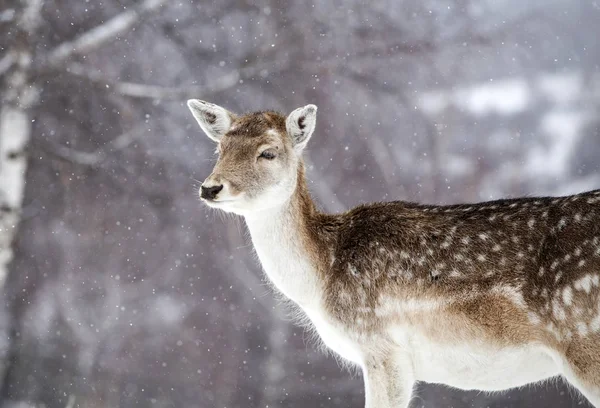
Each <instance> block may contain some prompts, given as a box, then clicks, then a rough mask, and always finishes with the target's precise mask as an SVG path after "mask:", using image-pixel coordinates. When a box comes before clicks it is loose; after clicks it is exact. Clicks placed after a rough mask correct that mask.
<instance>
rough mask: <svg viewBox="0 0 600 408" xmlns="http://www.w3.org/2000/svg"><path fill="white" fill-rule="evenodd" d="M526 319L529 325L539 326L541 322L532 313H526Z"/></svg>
mask: <svg viewBox="0 0 600 408" xmlns="http://www.w3.org/2000/svg"><path fill="white" fill-rule="evenodd" d="M527 318H529V322H530V323H531V324H540V323H541V322H542V320H541V319H540V317H539V316H538V315H537V314H536V313H533V312H528V313H527Z"/></svg>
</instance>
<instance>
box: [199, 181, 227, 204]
mask: <svg viewBox="0 0 600 408" xmlns="http://www.w3.org/2000/svg"><path fill="white" fill-rule="evenodd" d="M221 190H223V185H222V184H221V185H220V186H211V187H204V186H202V191H201V193H200V197H202V198H204V199H205V200H214V199H215V198H216V197H217V194H219V191H221Z"/></svg>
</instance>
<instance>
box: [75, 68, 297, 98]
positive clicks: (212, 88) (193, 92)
mask: <svg viewBox="0 0 600 408" xmlns="http://www.w3.org/2000/svg"><path fill="white" fill-rule="evenodd" d="M288 66H289V64H288V63H287V61H284V62H282V63H280V64H278V65H277V67H275V68H273V67H272V66H271V65H269V67H270V69H269V70H268V73H270V74H273V73H275V72H280V71H283V70H285V69H286V68H287V67H288ZM266 70H267V66H266V65H257V66H251V67H245V68H242V69H240V70H238V71H234V72H231V73H228V74H225V75H223V76H221V77H219V78H217V79H215V80H212V81H211V82H210V83H208V84H206V85H187V86H181V87H165V86H159V85H146V84H140V83H135V82H121V81H114V80H111V79H109V78H106V77H105V76H104V75H103V74H102V73H100V72H98V71H93V70H91V69H89V68H87V67H85V66H84V65H82V64H77V63H72V64H69V66H68V68H67V72H69V73H70V74H73V75H77V76H80V77H83V78H86V79H88V80H89V81H91V82H93V83H96V84H98V85H100V86H102V87H104V88H108V89H112V90H113V92H115V93H118V94H121V95H124V96H129V97H131V98H150V99H176V100H181V99H189V98H197V97H200V96H202V95H206V94H214V93H218V92H222V91H225V90H227V89H230V88H233V87H234V86H236V85H237V84H239V82H240V80H244V79H248V78H252V77H255V76H257V75H261V74H262V73H263V71H265V72H266Z"/></svg>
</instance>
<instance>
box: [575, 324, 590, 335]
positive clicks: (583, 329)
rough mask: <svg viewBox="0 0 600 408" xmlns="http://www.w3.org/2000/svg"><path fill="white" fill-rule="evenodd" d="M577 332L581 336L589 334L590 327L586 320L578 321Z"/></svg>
mask: <svg viewBox="0 0 600 408" xmlns="http://www.w3.org/2000/svg"><path fill="white" fill-rule="evenodd" d="M577 333H578V334H579V335H580V336H581V337H585V336H587V334H588V327H587V324H585V322H578V323H577Z"/></svg>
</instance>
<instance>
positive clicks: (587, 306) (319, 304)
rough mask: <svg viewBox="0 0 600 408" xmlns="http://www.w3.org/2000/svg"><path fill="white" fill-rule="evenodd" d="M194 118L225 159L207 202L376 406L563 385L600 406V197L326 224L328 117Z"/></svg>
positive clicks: (331, 218)
mask: <svg viewBox="0 0 600 408" xmlns="http://www.w3.org/2000/svg"><path fill="white" fill-rule="evenodd" d="M187 105H188V107H189V109H190V110H191V113H192V114H193V116H194V118H195V119H196V120H197V122H198V124H199V125H200V127H201V129H202V130H203V131H204V133H206V135H207V136H208V137H209V138H210V139H212V141H214V142H215V143H216V145H217V151H218V159H217V161H216V164H215V166H214V169H213V170H212V173H211V174H210V175H209V176H208V177H207V178H206V179H205V180H204V182H203V183H202V185H201V187H200V190H199V195H200V198H201V201H203V202H204V203H205V204H206V205H207V206H209V207H212V208H215V209H218V210H221V211H224V212H228V213H233V214H236V215H239V216H242V217H243V218H244V220H245V224H246V226H247V229H248V231H249V235H250V237H251V240H252V243H253V246H254V250H255V252H256V254H257V255H258V259H259V260H260V263H261V265H262V269H263V270H264V273H265V274H266V276H267V277H268V280H269V281H270V282H271V283H272V285H273V286H274V288H275V289H276V290H277V291H278V292H280V294H282V295H283V296H284V297H285V298H287V299H289V300H290V301H291V303H292V304H294V305H295V307H297V308H298V309H299V310H300V311H301V312H302V313H303V314H304V315H305V317H307V318H308V320H309V321H310V322H311V325H312V327H313V328H314V330H315V331H316V333H318V335H319V337H320V340H321V341H322V343H324V345H325V346H326V347H327V348H328V349H330V350H332V351H333V352H334V353H335V354H336V355H337V356H339V357H340V358H341V359H342V360H343V361H345V362H348V364H349V365H351V366H353V367H356V368H358V369H360V370H362V373H363V378H364V387H365V406H366V408H392V407H394V408H406V407H408V406H409V404H410V401H411V396H412V390H413V386H414V384H415V382H417V381H422V382H427V383H439V384H446V385H448V386H450V387H454V388H458V389H463V390H480V391H483V392H494V391H502V390H507V389H511V388H515V387H522V386H525V385H527V384H532V383H537V382H541V381H545V380H548V379H553V378H555V377H562V378H563V379H565V380H566V381H567V383H569V384H571V385H572V386H573V387H575V388H576V389H577V390H579V392H580V393H581V394H583V396H585V397H586V398H587V399H588V400H589V402H590V403H591V404H593V405H594V406H595V407H597V408H600V190H595V191H590V192H585V193H581V194H577V195H572V196H564V197H525V198H510V199H500V200H495V201H487V202H480V203H473V204H454V205H440V206H438V205H426V204H417V203H412V202H406V201H391V202H376V203H370V204H363V205H359V206H358V207H356V208H353V209H350V210H348V211H345V212H343V213H339V214H327V213H325V212H323V211H321V210H319V209H318V207H317V205H316V204H315V203H314V202H313V200H312V198H311V195H310V193H309V190H308V186H307V181H306V176H305V165H304V161H303V158H302V153H303V151H304V150H305V148H306V146H307V143H308V141H309V139H310V138H311V136H312V135H313V133H314V130H315V127H316V116H317V107H316V106H315V105H312V104H310V105H306V106H304V107H301V108H298V109H295V110H294V111H292V112H291V113H290V114H289V115H287V116H285V115H282V114H280V113H277V112H274V111H262V112H253V113H247V114H242V115H237V114H234V113H232V112H230V111H228V110H227V109H225V108H223V107H220V106H218V105H214V104H211V103H208V102H204V101H201V100H197V99H192V100H189V101H188V102H187Z"/></svg>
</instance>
